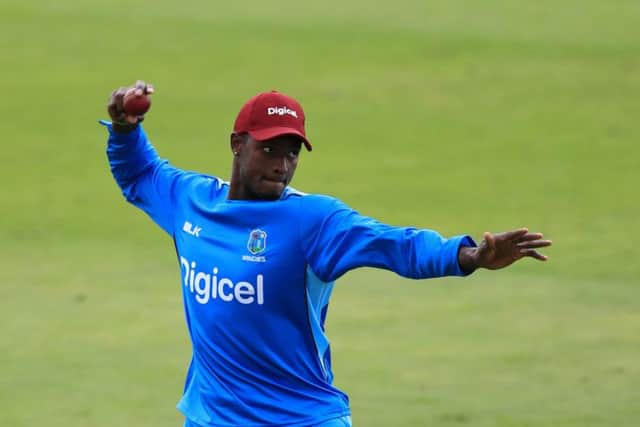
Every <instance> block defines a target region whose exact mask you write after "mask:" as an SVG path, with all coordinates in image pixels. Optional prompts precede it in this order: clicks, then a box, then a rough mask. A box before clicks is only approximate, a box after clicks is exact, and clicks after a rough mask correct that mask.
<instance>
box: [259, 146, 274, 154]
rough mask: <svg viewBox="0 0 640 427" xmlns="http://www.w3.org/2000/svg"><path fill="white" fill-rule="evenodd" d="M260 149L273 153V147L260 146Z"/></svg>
mask: <svg viewBox="0 0 640 427" xmlns="http://www.w3.org/2000/svg"><path fill="white" fill-rule="evenodd" d="M262 151H264V152H265V153H273V147H269V146H266V147H262Z"/></svg>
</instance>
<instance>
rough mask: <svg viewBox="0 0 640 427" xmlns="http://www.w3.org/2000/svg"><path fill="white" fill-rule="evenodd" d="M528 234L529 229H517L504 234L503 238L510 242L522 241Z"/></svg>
mask: <svg viewBox="0 0 640 427" xmlns="http://www.w3.org/2000/svg"><path fill="white" fill-rule="evenodd" d="M528 232H529V229H528V228H527V227H522V228H517V229H515V230H512V231H507V232H505V233H502V237H504V238H505V239H509V240H512V239H520V238H522V237H523V236H525V235H526V234H527V233H528Z"/></svg>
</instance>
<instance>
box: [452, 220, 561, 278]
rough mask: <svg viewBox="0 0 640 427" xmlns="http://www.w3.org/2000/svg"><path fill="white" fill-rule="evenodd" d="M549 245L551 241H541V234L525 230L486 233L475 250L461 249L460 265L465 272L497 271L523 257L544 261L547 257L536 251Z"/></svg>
mask: <svg viewBox="0 0 640 427" xmlns="http://www.w3.org/2000/svg"><path fill="white" fill-rule="evenodd" d="M551 243H552V242H551V240H544V239H543V235H542V233H530V232H529V229H527V228H519V229H517V230H512V231H507V232H504V233H489V232H486V233H484V239H483V240H482V242H480V244H479V245H478V247H477V248H461V249H465V251H463V252H464V253H460V261H461V264H460V265H461V266H462V267H463V269H465V270H467V271H473V270H475V269H476V268H481V267H482V268H487V269H489V270H498V269H500V268H504V267H507V266H509V265H511V264H513V263H514V262H516V261H518V260H519V259H521V258H524V257H531V258H534V259H537V260H539V261H546V260H547V256H546V255H543V254H541V253H540V252H538V251H537V249H538V248H544V247H547V246H551Z"/></svg>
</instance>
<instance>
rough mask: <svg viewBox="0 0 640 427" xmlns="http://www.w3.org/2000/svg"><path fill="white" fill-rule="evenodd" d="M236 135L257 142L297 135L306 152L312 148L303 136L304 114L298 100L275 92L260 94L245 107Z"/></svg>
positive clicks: (238, 120) (234, 127) (235, 130)
mask: <svg viewBox="0 0 640 427" xmlns="http://www.w3.org/2000/svg"><path fill="white" fill-rule="evenodd" d="M233 131H234V132H236V133H245V132H246V133H248V134H249V135H251V138H253V139H255V140H256V141H264V140H267V139H271V138H275V137H276V136H280V135H296V136H299V137H300V138H301V139H302V141H303V142H304V146H305V147H307V150H309V151H311V149H312V147H311V144H310V143H309V141H308V140H307V136H306V135H305V132H304V111H303V110H302V106H301V105H300V103H299V102H298V101H296V100H295V99H293V98H291V97H289V96H287V95H285V94H283V93H280V92H276V91H271V92H263V93H259V94H257V95H256V96H254V97H253V98H251V99H250V100H248V101H247V103H246V104H244V105H243V106H242V108H241V109H240V112H239V113H238V117H236V122H235V123H234V125H233Z"/></svg>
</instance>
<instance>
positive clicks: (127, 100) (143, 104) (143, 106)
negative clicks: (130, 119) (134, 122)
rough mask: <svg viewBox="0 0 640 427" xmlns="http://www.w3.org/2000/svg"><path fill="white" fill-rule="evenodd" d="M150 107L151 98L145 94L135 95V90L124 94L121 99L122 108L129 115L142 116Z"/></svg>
mask: <svg viewBox="0 0 640 427" xmlns="http://www.w3.org/2000/svg"><path fill="white" fill-rule="evenodd" d="M150 107H151V98H149V97H148V96H147V95H145V94H142V95H136V94H135V92H131V93H130V94H128V95H125V97H124V100H123V101H122V108H123V109H124V112H125V114H127V115H130V116H142V115H144V113H146V112H147V111H149V108H150Z"/></svg>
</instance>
